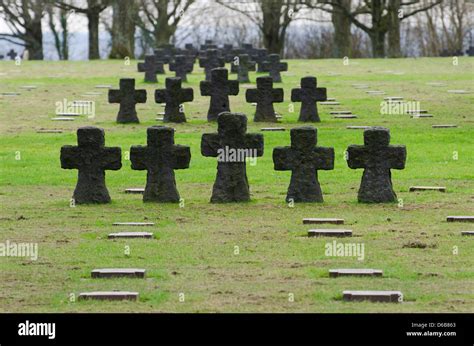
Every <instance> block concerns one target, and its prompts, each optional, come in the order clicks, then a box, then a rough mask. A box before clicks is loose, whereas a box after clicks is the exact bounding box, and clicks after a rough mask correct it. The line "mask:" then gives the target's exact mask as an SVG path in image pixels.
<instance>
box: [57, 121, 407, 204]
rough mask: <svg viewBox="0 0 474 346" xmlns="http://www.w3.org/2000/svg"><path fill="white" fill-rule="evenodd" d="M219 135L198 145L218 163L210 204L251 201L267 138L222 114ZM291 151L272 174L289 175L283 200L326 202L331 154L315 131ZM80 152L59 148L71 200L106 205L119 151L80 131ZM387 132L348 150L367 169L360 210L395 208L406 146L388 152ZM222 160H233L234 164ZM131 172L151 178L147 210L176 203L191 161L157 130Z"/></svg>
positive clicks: (378, 131) (168, 134)
mask: <svg viewBox="0 0 474 346" xmlns="http://www.w3.org/2000/svg"><path fill="white" fill-rule="evenodd" d="M217 126H218V127H217V133H205V134H203V135H202V140H201V154H202V155H203V156H208V157H217V158H218V164H217V176H216V179H215V182H214V186H213V190H212V197H211V202H212V203H224V202H242V201H248V200H250V192H249V184H248V180H247V171H246V160H247V159H248V158H255V159H256V158H257V157H260V156H263V149H264V140H263V135H262V134H253V133H247V117H246V116H245V115H244V114H240V113H229V112H225V113H221V114H220V115H219V116H218V118H217ZM290 135H291V146H288V147H276V148H274V150H273V162H274V168H275V170H278V171H283V170H289V171H291V172H292V173H291V181H290V185H289V188H288V193H287V196H286V200H287V201H289V202H290V201H293V202H322V201H323V194H322V191H321V187H320V185H319V181H318V170H332V169H334V148H327V147H320V146H318V145H317V129H316V128H314V127H298V128H293V129H291V132H290ZM77 141H78V145H77V146H71V145H65V146H63V147H62V148H61V167H62V168H64V169H78V170H79V176H78V180H77V185H76V188H75V191H74V195H73V199H74V201H75V203H77V204H83V203H108V202H110V196H109V193H108V191H107V188H106V186H105V170H118V169H120V168H121V167H122V163H121V157H122V156H121V149H120V148H119V147H105V135H104V130H103V129H99V128H96V127H81V128H79V129H78V130H77ZM389 142H390V132H389V130H388V129H386V128H381V127H373V128H369V129H367V130H365V132H364V145H351V146H349V148H348V149H347V153H348V157H347V163H348V166H349V167H350V168H352V169H356V168H363V169H364V173H363V177H362V183H361V186H360V190H359V194H358V199H359V201H360V202H376V203H380V202H393V201H395V200H396V194H395V192H394V191H393V188H392V181H391V173H390V170H391V169H403V168H404V166H405V161H406V148H405V146H401V145H397V146H393V145H389ZM223 153H230V155H229V156H226V155H223ZM130 161H131V166H132V169H134V170H146V171H147V180H146V187H145V191H144V194H143V200H144V201H145V202H148V201H154V202H178V201H179V200H180V196H179V193H178V190H177V187H176V180H175V174H174V170H176V169H186V168H188V167H189V164H190V161H191V151H190V147H188V146H183V145H178V144H175V142H174V129H173V128H170V127H165V126H152V127H150V128H148V129H147V145H146V146H141V145H137V146H132V147H131V150H130Z"/></svg>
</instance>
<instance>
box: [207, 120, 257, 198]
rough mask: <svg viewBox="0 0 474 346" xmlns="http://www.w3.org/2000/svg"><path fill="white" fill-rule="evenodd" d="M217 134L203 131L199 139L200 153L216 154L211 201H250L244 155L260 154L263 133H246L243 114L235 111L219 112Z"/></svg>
mask: <svg viewBox="0 0 474 346" xmlns="http://www.w3.org/2000/svg"><path fill="white" fill-rule="evenodd" d="M217 125H218V129H217V133H205V134H203V135H202V140H201V153H202V155H203V156H210V157H217V158H218V159H217V176H216V180H215V182H214V186H213V189H212V197H211V202H212V203H226V202H244V201H248V200H250V193H249V184H248V180H247V169H246V158H247V157H253V158H254V159H256V158H257V157H258V156H262V155H263V135H262V134H253V133H252V134H247V133H246V132H247V117H246V116H245V115H244V114H239V113H229V112H225V113H221V114H219V116H218V118H217Z"/></svg>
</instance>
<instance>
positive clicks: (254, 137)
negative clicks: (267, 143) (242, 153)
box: [245, 133, 264, 156]
mask: <svg viewBox="0 0 474 346" xmlns="http://www.w3.org/2000/svg"><path fill="white" fill-rule="evenodd" d="M263 143H264V142H263V135H262V134H261V133H248V134H246V135H245V147H246V148H247V149H255V150H256V151H257V156H263V147H264V144H263Z"/></svg>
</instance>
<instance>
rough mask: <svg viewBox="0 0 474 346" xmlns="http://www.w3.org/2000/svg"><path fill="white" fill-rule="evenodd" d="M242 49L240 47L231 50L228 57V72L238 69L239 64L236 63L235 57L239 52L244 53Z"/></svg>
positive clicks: (234, 71)
mask: <svg viewBox="0 0 474 346" xmlns="http://www.w3.org/2000/svg"><path fill="white" fill-rule="evenodd" d="M244 53H245V52H244V50H243V49H242V48H235V49H232V51H231V54H230V55H231V56H232V57H231V58H230V73H237V72H238V71H239V66H238V65H237V64H236V62H237V59H236V58H237V57H238V56H239V55H241V54H244Z"/></svg>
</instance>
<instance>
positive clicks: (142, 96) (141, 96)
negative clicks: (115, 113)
mask: <svg viewBox="0 0 474 346" xmlns="http://www.w3.org/2000/svg"><path fill="white" fill-rule="evenodd" d="M135 102H136V103H146V90H145V89H140V90H135Z"/></svg>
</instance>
